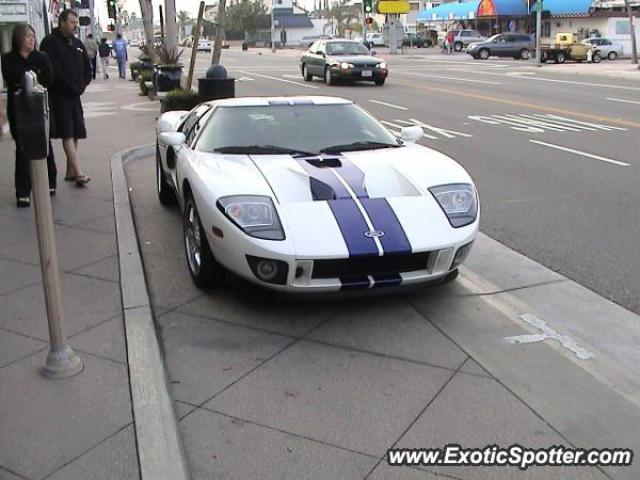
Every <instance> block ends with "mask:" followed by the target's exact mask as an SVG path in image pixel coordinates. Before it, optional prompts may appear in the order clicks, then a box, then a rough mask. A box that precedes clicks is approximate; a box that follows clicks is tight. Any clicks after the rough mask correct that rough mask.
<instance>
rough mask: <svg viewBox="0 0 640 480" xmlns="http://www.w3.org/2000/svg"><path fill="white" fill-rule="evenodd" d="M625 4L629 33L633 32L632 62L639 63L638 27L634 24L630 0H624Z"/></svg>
mask: <svg viewBox="0 0 640 480" xmlns="http://www.w3.org/2000/svg"><path fill="white" fill-rule="evenodd" d="M624 6H625V7H626V9H627V13H628V14H629V28H630V32H629V33H631V63H633V64H637V63H638V50H637V47H636V30H635V28H636V27H635V25H634V24H633V11H632V10H631V5H629V0H624ZM638 68H640V66H639V67H638Z"/></svg>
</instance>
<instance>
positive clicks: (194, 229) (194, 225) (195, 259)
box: [182, 195, 225, 288]
mask: <svg viewBox="0 0 640 480" xmlns="http://www.w3.org/2000/svg"><path fill="white" fill-rule="evenodd" d="M182 236H183V243H184V252H185V255H186V257H187V268H188V269H189V273H190V274H191V278H192V279H193V283H195V284H196V286H197V287H198V288H209V287H212V286H216V285H220V284H221V283H222V282H223V281H224V273H225V272H224V268H223V267H222V265H220V264H219V263H218V262H217V261H216V259H215V258H214V256H213V253H211V248H210V247H209V241H208V240H207V235H206V234H205V231H204V228H202V223H201V222H200V216H199V215H198V209H197V208H196V203H195V201H194V200H193V196H191V195H188V196H187V199H186V202H185V206H184V215H183V217H182Z"/></svg>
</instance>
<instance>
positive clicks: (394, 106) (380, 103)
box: [369, 100, 409, 110]
mask: <svg viewBox="0 0 640 480" xmlns="http://www.w3.org/2000/svg"><path fill="white" fill-rule="evenodd" d="M369 101H370V102H371V103H375V104H378V105H384V106H385V107H390V108H397V109H398V110H409V109H408V108H407V107H402V106H400V105H394V104H393V103H387V102H381V101H380V100H369Z"/></svg>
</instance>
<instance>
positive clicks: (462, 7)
mask: <svg viewBox="0 0 640 480" xmlns="http://www.w3.org/2000/svg"><path fill="white" fill-rule="evenodd" d="M479 4H480V0H472V1H470V2H459V3H458V2H455V3H443V4H442V5H439V6H437V7H434V8H427V9H425V10H422V11H421V12H420V13H419V14H418V18H417V20H418V21H419V22H434V21H443V20H469V19H473V18H476V12H477V11H478V5H479Z"/></svg>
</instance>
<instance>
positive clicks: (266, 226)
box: [217, 195, 285, 240]
mask: <svg viewBox="0 0 640 480" xmlns="http://www.w3.org/2000/svg"><path fill="white" fill-rule="evenodd" d="M217 205H218V208H219V209H220V211H221V212H222V213H224V214H225V215H226V217H227V218H228V219H229V220H231V221H232V222H233V223H235V224H236V226H238V227H239V228H240V229H241V230H242V231H243V232H244V233H246V234H247V235H249V236H251V237H255V238H262V239H264V240H284V238H285V237H284V230H283V229H282V224H281V223H280V219H279V218H278V213H277V212H276V209H275V207H274V205H273V201H272V200H271V198H269V197H263V196H258V195H237V196H231V197H222V198H219V199H218V203H217Z"/></svg>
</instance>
